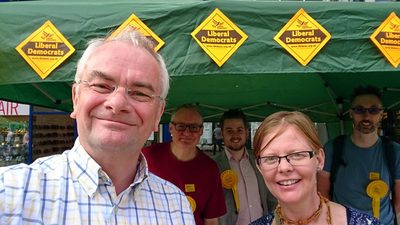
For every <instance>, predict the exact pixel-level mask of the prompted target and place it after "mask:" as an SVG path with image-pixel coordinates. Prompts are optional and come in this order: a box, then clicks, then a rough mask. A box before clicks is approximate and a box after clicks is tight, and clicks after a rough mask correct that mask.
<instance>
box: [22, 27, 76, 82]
mask: <svg viewBox="0 0 400 225" xmlns="http://www.w3.org/2000/svg"><path fill="white" fill-rule="evenodd" d="M15 49H16V50H17V51H18V52H19V54H20V55H21V56H22V57H23V58H24V59H25V61H26V62H27V63H28V64H29V65H30V66H31V67H32V69H34V70H35V71H36V73H37V74H39V76H40V77H41V78H42V79H45V78H46V77H47V76H49V74H50V73H51V72H53V70H55V69H56V68H57V67H58V66H59V65H60V64H61V63H62V62H64V61H65V60H66V59H67V58H68V57H69V56H70V55H72V53H74V52H75V48H74V47H73V46H72V45H71V44H70V43H69V42H68V41H67V39H65V37H64V36H63V35H62V34H61V33H60V31H58V30H57V28H56V27H55V26H54V25H53V24H52V23H51V22H50V21H47V22H46V23H44V24H43V26H41V27H40V28H39V29H37V30H36V31H35V32H33V33H32V34H31V35H30V36H29V37H27V38H26V39H25V40H24V41H23V42H21V44H19V45H18V46H17V47H16V48H15Z"/></svg>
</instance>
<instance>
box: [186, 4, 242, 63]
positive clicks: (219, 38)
mask: <svg viewBox="0 0 400 225" xmlns="http://www.w3.org/2000/svg"><path fill="white" fill-rule="evenodd" d="M192 37H193V38H194V39H195V40H196V41H197V43H198V44H199V45H200V47H201V48H202V49H203V50H204V51H205V52H206V53H207V54H208V55H209V56H210V57H211V58H212V59H213V60H214V62H215V63H217V65H218V66H219V67H221V66H222V65H223V64H224V63H225V62H226V61H227V60H228V59H229V57H231V55H232V54H233V53H234V52H235V51H236V50H237V49H238V48H239V47H240V46H241V45H242V44H243V42H244V41H245V40H246V39H247V35H246V34H245V33H243V31H241V30H240V29H239V28H238V27H237V26H236V25H235V24H234V23H233V22H232V21H231V20H230V19H228V17H226V16H225V15H224V14H223V13H222V12H221V11H220V10H219V9H215V10H214V12H212V13H211V15H209V16H208V17H207V18H206V19H205V20H204V21H203V22H202V23H201V24H200V25H199V26H198V27H197V28H196V29H195V30H194V31H193V32H192Z"/></svg>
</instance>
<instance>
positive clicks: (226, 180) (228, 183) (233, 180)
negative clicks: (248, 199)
mask: <svg viewBox="0 0 400 225" xmlns="http://www.w3.org/2000/svg"><path fill="white" fill-rule="evenodd" d="M238 182H239V177H238V175H237V174H236V172H235V171H233V170H225V171H224V172H223V173H221V183H222V187H224V188H226V189H232V192H233V197H234V199H235V203H236V209H237V211H238V212H239V209H240V207H239V197H238V193H237V184H238Z"/></svg>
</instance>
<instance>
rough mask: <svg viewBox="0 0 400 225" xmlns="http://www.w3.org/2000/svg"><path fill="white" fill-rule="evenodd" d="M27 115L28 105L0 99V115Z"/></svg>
mask: <svg viewBox="0 0 400 225" xmlns="http://www.w3.org/2000/svg"><path fill="white" fill-rule="evenodd" d="M26 115H29V105H24V104H20V103H16V102H6V101H0V116H26Z"/></svg>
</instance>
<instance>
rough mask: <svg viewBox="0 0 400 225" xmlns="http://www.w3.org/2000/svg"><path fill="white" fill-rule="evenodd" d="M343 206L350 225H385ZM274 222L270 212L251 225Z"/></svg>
mask: <svg viewBox="0 0 400 225" xmlns="http://www.w3.org/2000/svg"><path fill="white" fill-rule="evenodd" d="M343 206H344V207H345V208H346V211H347V224H348V225H383V223H381V222H379V220H378V219H377V218H375V217H374V216H372V215H370V214H367V213H363V212H360V211H358V210H356V209H353V208H351V207H348V206H345V205H343ZM272 221H274V212H270V213H269V214H267V215H265V216H263V217H261V218H260V219H258V220H256V221H254V222H252V223H250V225H271V224H272Z"/></svg>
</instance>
